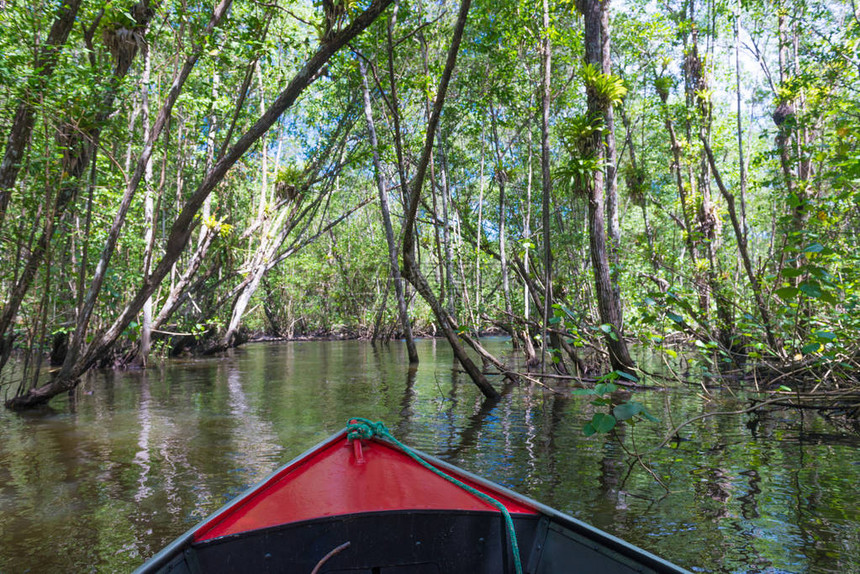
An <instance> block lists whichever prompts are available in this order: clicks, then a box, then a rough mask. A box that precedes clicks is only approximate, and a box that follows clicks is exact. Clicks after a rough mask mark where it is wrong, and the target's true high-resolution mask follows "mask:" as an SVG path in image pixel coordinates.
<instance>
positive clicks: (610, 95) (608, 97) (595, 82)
mask: <svg viewBox="0 0 860 574" xmlns="http://www.w3.org/2000/svg"><path fill="white" fill-rule="evenodd" d="M582 81H583V82H584V83H585V90H586V92H587V93H588V96H589V97H593V98H595V99H596V100H597V101H598V102H599V107H600V108H606V107H609V106H617V105H618V104H620V103H621V102H622V101H623V100H624V96H626V95H627V86H625V85H624V80H622V79H621V78H619V77H618V76H613V75H612V74H604V73H602V72H601V71H600V70H598V69H597V67H595V66H594V65H592V64H586V65H584V66H583V67H582Z"/></svg>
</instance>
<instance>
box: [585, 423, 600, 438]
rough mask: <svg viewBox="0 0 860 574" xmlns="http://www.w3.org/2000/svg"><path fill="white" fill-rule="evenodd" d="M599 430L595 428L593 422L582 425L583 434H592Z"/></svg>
mask: <svg viewBox="0 0 860 574" xmlns="http://www.w3.org/2000/svg"><path fill="white" fill-rule="evenodd" d="M596 432H597V429H595V428H594V425H593V424H591V423H585V426H584V427H582V434H584V435H585V436H591V435H593V434H594V433H596Z"/></svg>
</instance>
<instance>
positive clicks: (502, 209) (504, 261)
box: [490, 104, 516, 344]
mask: <svg viewBox="0 0 860 574" xmlns="http://www.w3.org/2000/svg"><path fill="white" fill-rule="evenodd" d="M490 118H491V122H492V127H493V140H494V142H495V148H496V170H495V171H496V182H497V183H498V184H499V260H500V262H501V266H502V294H503V295H504V299H505V317H506V318H505V324H507V325H508V327H507V329H505V330H506V331H508V332H509V333H512V334H513V333H514V329H513V325H511V324H510V320H511V317H513V315H514V310H513V307H512V305H511V287H510V280H509V278H508V255H507V238H506V236H505V229H506V225H505V223H506V220H507V207H506V205H505V189H506V184H507V181H508V174H507V172H506V171H505V169H504V167H503V165H504V164H503V160H504V158H503V154H502V150H501V144H500V142H499V131H498V128H497V126H496V110H495V107H494V106H493V105H492V104H491V107H490ZM513 340H514V344H516V337H513Z"/></svg>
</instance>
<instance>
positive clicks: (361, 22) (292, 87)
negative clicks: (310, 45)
mask: <svg viewBox="0 0 860 574" xmlns="http://www.w3.org/2000/svg"><path fill="white" fill-rule="evenodd" d="M391 2H392V0H374V2H373V3H372V4H371V5H370V6H369V7H368V8H367V9H366V10H365V11H364V12H363V13H361V14H360V15H358V16H357V17H355V19H353V20H352V22H351V23H350V24H349V26H347V27H346V28H345V29H344V30H342V31H340V32H338V33H337V34H335V36H334V37H333V38H331V39H329V40H328V41H327V42H324V43H321V44H320V46H319V47H318V49H317V51H316V52H315V53H314V54H313V55H312V56H311V57H310V58H309V59H308V61H307V62H306V63H305V65H304V66H303V67H302V68H301V69H300V70H299V71H298V72H297V73H296V75H295V76H294V77H293V79H292V81H290V83H289V84H288V85H287V86H286V87H285V88H284V90H283V91H282V92H281V93H280V95H279V96H278V98H277V99H276V100H275V101H274V103H272V105H271V106H270V107H269V109H268V110H266V112H265V113H264V114H263V116H262V117H261V118H260V119H259V120H258V121H257V122H255V123H254V125H253V126H252V127H251V128H250V129H249V130H248V131H247V132H245V134H244V135H243V136H242V137H240V138H239V139H238V141H237V142H236V143H235V144H234V145H233V146H232V147H231V148H230V150H229V151H228V152H227V153H226V154H224V156H223V157H222V158H221V159H220V160H219V161H218V162H216V164H215V165H214V166H213V168H212V170H211V171H210V172H209V173H207V174H206V175H205V177H204V178H203V181H202V182H201V183H200V185H199V186H198V187H197V189H196V190H195V191H194V193H193V194H192V195H191V196H190V197H189V198H188V199H187V201H186V203H185V204H184V206H183V207H182V210H181V212H180V214H179V216H178V217H177V218H176V220H175V221H174V222H173V225H172V226H171V228H170V232H169V235H168V237H167V241H166V246H165V253H164V256H163V257H162V258H161V260H160V261H159V262H158V264H157V265H156V266H155V268H154V269H153V271H152V273H151V274H150V276H149V277H148V278H146V279H145V280H144V283H143V285H141V287H140V289H139V290H138V291H137V293H136V294H135V295H134V297H133V298H132V300H131V301H129V303H128V304H127V305H126V306H125V308H124V309H123V310H122V312H121V313H120V315H119V317H118V318H117V319H116V320H115V321H114V323H113V324H112V325H111V326H110V328H108V329H107V330H106V331H104V332H103V333H102V334H100V335H99V336H98V337H97V338H96V339H95V340H94V341H93V342H92V343H91V344H90V345H89V347H88V348H87V349H86V352H84V353H81V352H80V351H78V353H77V354H78V356H77V357H75V358H74V359H72V360H71V361H70V357H71V353H69V355H67V356H66V362H65V363H64V364H63V368H62V369H61V370H60V371H59V372H58V373H56V374H55V375H54V377H53V379H52V380H51V381H50V382H49V383H47V384H45V385H43V386H41V387H38V388H35V389H31V390H30V391H29V392H28V393H27V394H25V395H22V396H17V397H14V398H13V399H10V400H9V401H7V402H6V406H7V407H8V408H13V409H23V408H28V407H33V406H36V405H39V404H43V403H46V402H47V401H49V400H50V399H51V398H52V397H54V396H56V395H58V394H60V393H63V392H66V391H68V390H71V389H73V388H75V386H76V385H77V383H78V379H79V377H80V375H81V374H83V373H84V372H85V371H86V370H87V369H89V368H90V367H91V366H93V365H94V364H95V363H96V362H97V361H98V359H99V358H100V357H102V356H103V355H104V354H105V353H106V352H107V351H108V350H109V349H110V348H111V346H112V345H113V344H114V343H115V342H116V340H117V339H118V338H119V337H120V335H121V334H122V332H123V330H125V328H126V327H128V325H129V324H130V323H131V321H132V320H133V319H134V317H136V316H137V314H138V313H139V312H140V310H141V308H142V307H143V304H144V302H145V301H146V300H147V299H148V298H149V297H150V296H151V295H152V293H153V292H154V291H155V290H156V289H157V288H158V286H159V285H160V284H161V282H162V281H163V279H164V277H165V276H166V275H167V274H168V273H170V270H171V268H172V267H173V265H174V264H175V263H176V261H177V259H179V257H180V255H181V254H182V253H183V252H184V251H185V247H186V246H187V245H188V241H189V239H190V238H191V235H192V233H193V230H194V220H195V217H196V215H197V213H198V212H199V210H200V207H201V205H202V204H203V201H204V200H205V199H206V197H208V196H209V194H210V193H211V191H212V190H213V189H214V188H215V186H216V185H218V183H220V182H221V181H222V180H223V179H224V176H225V175H226V174H227V172H228V171H229V169H230V168H231V167H232V166H233V165H234V164H235V163H236V162H237V161H238V160H239V158H241V157H242V156H243V155H244V154H245V152H246V151H247V150H248V149H249V148H250V147H251V146H252V145H253V144H254V143H255V142H256V141H258V140H259V139H260V138H261V137H262V136H263V134H265V133H266V132H267V131H268V130H269V128H270V127H271V126H272V125H273V124H274V123H275V121H276V120H277V119H278V118H279V117H280V116H281V114H282V113H284V111H285V110H286V109H287V108H289V107H290V106H292V105H293V103H294V102H295V101H296V99H297V98H298V97H299V95H300V94H301V93H302V92H303V91H304V90H305V88H307V87H308V86H309V85H310V84H311V83H312V82H313V81H314V80H315V79H316V77H317V75H318V72H319V70H321V69H322V68H323V66H325V64H326V63H327V62H328V61H329V59H330V58H331V56H332V55H333V54H334V53H335V52H337V51H338V50H340V49H341V48H342V47H343V46H344V45H345V44H346V43H347V42H349V41H350V40H352V39H353V38H355V37H356V36H357V35H358V34H359V33H361V32H362V31H363V30H364V29H365V28H367V27H368V26H369V25H370V24H371V23H373V22H374V21H375V20H376V18H377V17H378V16H379V15H380V14H381V13H382V12H383V11H384V10H385V9H386V8H387V7H388V6H389V5H390V4H391ZM229 5H230V0H223V1H222V3H221V4H219V6H218V7H217V8H216V10H215V15H214V16H213V19H212V20H211V21H210V24H209V27H208V30H207V32H206V33H207V34H211V31H212V29H213V28H214V27H215V25H216V24H217V23H218V22H219V21H220V18H221V16H223V14H224V12H226V9H227V8H228V7H229ZM201 51H202V45H201V47H199V49H195V51H194V53H193V54H192V55H191V56H190V57H189V58H188V59H187V60H186V66H185V68H183V71H182V72H181V73H180V77H178V78H176V80H174V84H173V86H172V87H171V90H170V95H169V99H168V102H167V103H166V104H165V106H164V107H163V108H162V111H161V113H159V117H158V119H157V120H156V122H155V126H154V127H153V133H152V134H151V135H150V139H149V140H148V141H147V143H146V145H145V146H144V150H143V151H142V153H141V157H140V158H139V159H138V163H137V167H136V169H135V173H134V176H133V177H132V181H131V182H130V183H129V187H128V188H127V189H126V191H127V193H126V195H127V196H128V195H133V193H134V190H135V189H136V187H137V186H138V185H139V183H140V179H141V177H142V174H143V168H144V167H145V163H146V158H147V157H148V155H151V153H152V148H153V146H154V144H155V138H157V137H158V135H159V133H160V131H161V128H162V127H163V125H164V123H165V122H166V121H167V117H168V116H169V114H170V110H171V109H172V107H173V103H175V101H176V97H177V96H178V95H179V91H180V90H181V87H182V85H183V84H184V81H185V79H186V78H187V77H188V74H189V73H190V72H191V68H192V67H193V65H194V63H195V62H196V59H197V58H198V57H199V55H200V52H201ZM123 201H124V202H125V201H126V197H124V198H123ZM128 202H129V203H130V198H128ZM125 209H126V210H127V207H126V208H125ZM121 212H122V209H121ZM124 217H125V213H124V212H122V213H120V214H117V220H118V221H119V224H120V225H119V226H120V227H121V223H122V221H123V220H124ZM117 220H115V223H116V222H117ZM113 231H114V230H113V228H112V229H111V233H113ZM117 234H118V231H117ZM114 245H115V239H114V240H113V245H111V244H109V245H107V246H106V249H105V256H103V258H102V260H101V261H100V263H99V268H100V269H101V271H100V272H101V273H102V274H103V273H104V268H105V267H106V266H107V262H108V261H109V259H110V253H112V251H113V246H114ZM99 287H100V285H99ZM97 294H98V288H96V289H92V288H91V292H90V293H88V297H87V301H85V307H86V306H87V305H89V306H94V304H95V295H97ZM90 310H91V308H90ZM87 321H88V318H87ZM80 328H81V325H80V324H79V329H80ZM85 331H86V329H85V325H84V328H83V329H81V333H78V335H79V338H78V341H79V343H78V344H80V341H81V339H80V335H82V334H84V332H85Z"/></svg>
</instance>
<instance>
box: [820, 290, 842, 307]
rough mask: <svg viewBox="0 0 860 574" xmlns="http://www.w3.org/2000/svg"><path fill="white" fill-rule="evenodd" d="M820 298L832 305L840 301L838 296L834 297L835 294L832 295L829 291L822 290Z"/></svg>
mask: <svg viewBox="0 0 860 574" xmlns="http://www.w3.org/2000/svg"><path fill="white" fill-rule="evenodd" d="M819 299H821V300H822V301H824V302H825V303H829V304H831V305H836V304H838V303H839V301H838V300H837V299H836V297H834V296H833V295H831V294H830V293H827V292H822V293H821V297H819Z"/></svg>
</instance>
